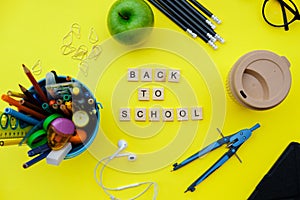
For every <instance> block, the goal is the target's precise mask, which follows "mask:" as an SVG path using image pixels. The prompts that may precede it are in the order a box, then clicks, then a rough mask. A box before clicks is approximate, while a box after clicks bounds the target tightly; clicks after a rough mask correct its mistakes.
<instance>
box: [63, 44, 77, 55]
mask: <svg viewBox="0 0 300 200" xmlns="http://www.w3.org/2000/svg"><path fill="white" fill-rule="evenodd" d="M60 50H61V53H62V54H63V55H69V54H71V53H73V52H74V51H76V48H75V47H73V46H71V45H63V46H61V47H60Z"/></svg>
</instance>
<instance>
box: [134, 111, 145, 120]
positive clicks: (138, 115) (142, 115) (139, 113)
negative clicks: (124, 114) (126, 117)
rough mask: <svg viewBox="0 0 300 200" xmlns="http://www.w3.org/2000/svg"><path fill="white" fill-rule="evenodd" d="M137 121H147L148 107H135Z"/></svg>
mask: <svg viewBox="0 0 300 200" xmlns="http://www.w3.org/2000/svg"><path fill="white" fill-rule="evenodd" d="M135 121H143V122H144V121H146V108H136V109H135Z"/></svg>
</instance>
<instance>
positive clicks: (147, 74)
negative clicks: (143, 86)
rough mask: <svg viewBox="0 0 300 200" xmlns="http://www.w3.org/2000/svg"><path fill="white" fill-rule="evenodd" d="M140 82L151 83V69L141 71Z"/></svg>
mask: <svg viewBox="0 0 300 200" xmlns="http://www.w3.org/2000/svg"><path fill="white" fill-rule="evenodd" d="M141 81H143V82H151V81H152V69H151V68H143V69H141Z"/></svg>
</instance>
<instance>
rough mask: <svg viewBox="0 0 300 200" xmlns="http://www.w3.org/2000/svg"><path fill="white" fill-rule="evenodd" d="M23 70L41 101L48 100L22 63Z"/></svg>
mask: <svg viewBox="0 0 300 200" xmlns="http://www.w3.org/2000/svg"><path fill="white" fill-rule="evenodd" d="M22 66H23V70H24V72H25V73H26V75H27V77H28V78H29V80H30V82H31V83H32V86H33V87H34V89H35V91H36V92H37V94H38V96H39V97H40V98H41V101H43V102H48V99H47V97H46V95H45V93H44V91H43V90H42V88H41V86H40V85H39V84H38V82H37V81H36V80H35V78H34V77H33V75H32V74H31V72H30V70H29V69H28V68H27V67H26V66H25V65H24V64H23V65H22Z"/></svg>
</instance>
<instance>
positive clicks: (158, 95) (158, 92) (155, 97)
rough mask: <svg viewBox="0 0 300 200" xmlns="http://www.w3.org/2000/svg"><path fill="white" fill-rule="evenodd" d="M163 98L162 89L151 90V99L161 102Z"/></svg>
mask: <svg viewBox="0 0 300 200" xmlns="http://www.w3.org/2000/svg"><path fill="white" fill-rule="evenodd" d="M164 98H165V94H164V88H153V94H152V99H153V100H157V101H162V100H164Z"/></svg>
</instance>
